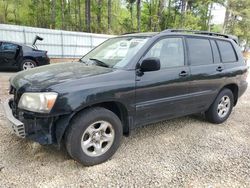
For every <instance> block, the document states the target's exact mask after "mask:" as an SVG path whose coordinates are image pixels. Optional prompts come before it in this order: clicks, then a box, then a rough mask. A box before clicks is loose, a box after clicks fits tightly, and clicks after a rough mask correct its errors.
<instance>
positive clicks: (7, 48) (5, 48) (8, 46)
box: [0, 43, 17, 51]
mask: <svg viewBox="0 0 250 188" xmlns="http://www.w3.org/2000/svg"><path fill="white" fill-rule="evenodd" d="M16 49H17V45H16V44H11V43H2V45H1V47H0V50H1V51H16Z"/></svg>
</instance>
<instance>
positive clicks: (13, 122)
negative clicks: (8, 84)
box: [3, 101, 26, 138]
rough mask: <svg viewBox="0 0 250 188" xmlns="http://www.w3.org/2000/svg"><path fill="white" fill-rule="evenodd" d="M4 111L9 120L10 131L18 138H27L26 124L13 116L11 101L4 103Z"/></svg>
mask: <svg viewBox="0 0 250 188" xmlns="http://www.w3.org/2000/svg"><path fill="white" fill-rule="evenodd" d="M3 110H4V112H5V117H6V119H7V126H8V127H9V128H10V130H11V131H12V132H13V133H15V134H16V135H17V136H18V137H21V138H25V135H26V134H25V127H24V124H23V123H22V122H21V121H19V120H18V119H16V118H15V117H14V116H13V114H12V109H11V108H10V105H9V101H6V102H4V103H3Z"/></svg>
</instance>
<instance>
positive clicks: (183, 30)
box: [162, 29, 239, 44]
mask: <svg viewBox="0 0 250 188" xmlns="http://www.w3.org/2000/svg"><path fill="white" fill-rule="evenodd" d="M162 32H164V33H165V32H178V33H180V32H187V33H193V34H199V35H209V36H217V37H224V38H229V39H232V40H234V41H235V42H236V43H237V44H239V41H238V37H237V36H234V35H225V34H221V33H215V32H209V31H197V30H187V29H166V30H164V31H162Z"/></svg>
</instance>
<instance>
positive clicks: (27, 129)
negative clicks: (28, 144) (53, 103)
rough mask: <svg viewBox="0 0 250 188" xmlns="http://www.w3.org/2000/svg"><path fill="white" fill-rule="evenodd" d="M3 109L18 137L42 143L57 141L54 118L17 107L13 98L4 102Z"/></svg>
mask: <svg viewBox="0 0 250 188" xmlns="http://www.w3.org/2000/svg"><path fill="white" fill-rule="evenodd" d="M3 110H4V113H5V117H6V119H7V125H8V127H9V129H11V131H12V132H13V133H15V134H16V135H17V136H18V137H21V138H27V139H30V140H33V141H35V142H38V143H40V144H42V145H47V144H53V143H55V141H56V139H55V133H54V127H53V126H54V123H55V122H54V120H55V119H54V118H52V117H37V116H34V115H32V114H28V113H26V112H23V111H22V110H20V109H15V108H14V106H13V100H10V101H7V102H4V103H3ZM14 112H15V113H14Z"/></svg>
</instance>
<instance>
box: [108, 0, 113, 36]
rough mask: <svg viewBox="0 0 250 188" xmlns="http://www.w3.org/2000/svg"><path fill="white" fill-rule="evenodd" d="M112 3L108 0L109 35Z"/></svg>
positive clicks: (109, 31)
mask: <svg viewBox="0 0 250 188" xmlns="http://www.w3.org/2000/svg"><path fill="white" fill-rule="evenodd" d="M111 17H112V1H111V0H108V33H111V24H112V23H111V19H112V18H111Z"/></svg>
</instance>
